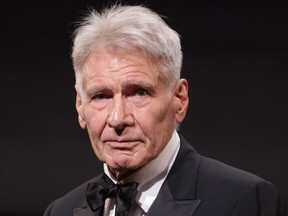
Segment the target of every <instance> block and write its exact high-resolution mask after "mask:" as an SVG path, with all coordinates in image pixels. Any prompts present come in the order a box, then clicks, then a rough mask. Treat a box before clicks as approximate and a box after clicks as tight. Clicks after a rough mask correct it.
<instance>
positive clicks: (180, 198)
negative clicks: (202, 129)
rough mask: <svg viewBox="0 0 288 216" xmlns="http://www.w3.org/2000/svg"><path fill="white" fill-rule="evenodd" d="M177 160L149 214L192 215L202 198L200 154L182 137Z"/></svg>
mask: <svg viewBox="0 0 288 216" xmlns="http://www.w3.org/2000/svg"><path fill="white" fill-rule="evenodd" d="M180 138H181V146H180V149H179V152H178V155H177V157H176V160H175V162H174V164H173V166H172V168H171V170H170V172H169V174H168V176H167V178H166V180H165V182H164V184H163V185H162V187H161V190H160V192H159V194H158V196H157V198H156V200H155V201H154V203H153V205H152V206H151V208H150V210H149V211H148V214H147V215H148V216H159V215H169V216H179V215H185V216H186V215H187V216H188V215H189V216H192V215H193V213H194V212H195V211H196V209H197V206H198V205H199V204H200V202H201V200H200V199H197V178H198V169H199V164H200V155H199V154H198V153H197V152H196V151H195V150H194V149H193V147H192V146H191V145H190V144H189V143H188V142H187V141H186V140H185V139H184V138H183V137H181V136H180Z"/></svg>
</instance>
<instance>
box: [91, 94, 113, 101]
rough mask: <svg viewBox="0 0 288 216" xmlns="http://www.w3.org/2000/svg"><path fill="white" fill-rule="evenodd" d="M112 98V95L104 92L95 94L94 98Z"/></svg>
mask: <svg viewBox="0 0 288 216" xmlns="http://www.w3.org/2000/svg"><path fill="white" fill-rule="evenodd" d="M108 98H110V96H109V95H108V94H104V93H99V94H96V95H94V96H93V98H92V99H93V100H105V99H108Z"/></svg>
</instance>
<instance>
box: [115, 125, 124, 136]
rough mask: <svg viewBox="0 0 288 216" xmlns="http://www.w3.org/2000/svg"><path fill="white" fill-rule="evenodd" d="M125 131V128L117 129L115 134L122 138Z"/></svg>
mask: <svg viewBox="0 0 288 216" xmlns="http://www.w3.org/2000/svg"><path fill="white" fill-rule="evenodd" d="M123 131H124V127H123V128H115V133H116V134H117V135H118V136H120V135H121V134H122V133H123Z"/></svg>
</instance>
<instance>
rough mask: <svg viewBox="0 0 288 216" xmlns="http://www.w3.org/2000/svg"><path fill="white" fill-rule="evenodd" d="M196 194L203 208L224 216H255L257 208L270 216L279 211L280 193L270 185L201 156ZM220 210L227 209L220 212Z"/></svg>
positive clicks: (256, 177) (241, 171) (239, 170)
mask: <svg viewBox="0 0 288 216" xmlns="http://www.w3.org/2000/svg"><path fill="white" fill-rule="evenodd" d="M197 190H198V192H197V194H198V197H199V198H200V199H201V200H203V206H202V207H205V206H206V207H207V206H209V207H210V208H211V209H213V211H215V212H218V211H220V212H221V214H223V213H224V212H222V210H223V209H225V211H227V210H228V212H230V213H231V212H233V213H234V214H235V215H250V214H251V215H253V214H252V212H257V211H258V210H257V209H258V208H261V209H262V211H263V212H266V213H267V214H268V215H277V213H276V212H279V211H280V210H279V208H280V206H279V199H280V197H279V193H278V190H277V188H276V187H275V186H274V185H273V184H272V183H271V182H269V181H267V180H265V179H263V178H261V177H259V176H257V175H254V174H252V173H249V172H247V171H244V170H241V169H238V168H235V167H232V166H229V165H227V164H225V163H222V162H220V161H217V160H214V159H211V158H207V157H203V156H200V163H199V173H198V187H197ZM219 206H222V207H224V206H225V208H223V209H222V210H221V209H220V210H219V208H218V207H219ZM216 215H217V214H216ZM279 215H280V214H279Z"/></svg>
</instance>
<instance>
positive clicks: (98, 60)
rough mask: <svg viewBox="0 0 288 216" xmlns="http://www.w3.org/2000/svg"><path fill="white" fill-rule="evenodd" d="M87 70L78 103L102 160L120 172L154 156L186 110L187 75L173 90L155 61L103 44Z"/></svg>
mask: <svg viewBox="0 0 288 216" xmlns="http://www.w3.org/2000/svg"><path fill="white" fill-rule="evenodd" d="M83 73H84V77H83V78H84V79H83V92H84V95H80V94H79V92H78V93H77V99H76V107H77V111H78V114H79V122H80V125H81V127H82V128H87V130H88V133H89V137H90V140H91V143H92V147H93V149H94V151H95V153H96V155H97V157H98V158H99V160H101V161H103V162H105V163H106V164H107V165H108V167H109V168H110V170H111V171H112V172H113V173H114V175H115V176H116V177H120V176H121V175H122V174H123V175H125V173H126V174H127V173H129V172H133V170H136V169H138V168H140V167H142V166H143V165H145V164H147V163H148V162H149V161H151V160H153V159H154V158H156V157H157V156H158V155H159V154H160V152H161V151H162V150H163V148H164V147H165V145H166V144H167V142H168V141H169V139H170V137H171V135H172V132H173V130H174V128H175V123H180V122H181V121H182V120H183V118H184V116H185V113H186V109H187V105H188V98H187V82H186V80H180V81H179V82H178V83H177V85H176V87H175V89H174V90H172V91H171V90H170V91H169V89H168V85H167V83H166V82H165V81H164V80H163V78H162V77H161V74H160V73H159V70H158V64H157V62H155V61H154V62H153V61H152V60H151V59H149V58H147V57H146V56H145V55H143V53H141V52H133V53H124V52H119V51H118V52H117V51H114V52H112V51H111V50H108V49H105V48H101V49H100V50H98V51H97V52H94V53H92V54H91V55H90V56H89V57H88V59H87V61H86V64H85V66H84V72H83ZM179 89H180V90H179ZM179 91H181V92H182V95H184V97H186V99H185V101H184V100H183V98H182V99H181V96H179V95H181V92H180V94H179ZM185 94H186V95H185ZM183 101H184V102H183ZM179 110H180V111H179ZM120 178H121V177H120Z"/></svg>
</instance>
